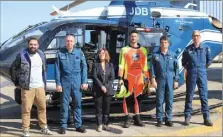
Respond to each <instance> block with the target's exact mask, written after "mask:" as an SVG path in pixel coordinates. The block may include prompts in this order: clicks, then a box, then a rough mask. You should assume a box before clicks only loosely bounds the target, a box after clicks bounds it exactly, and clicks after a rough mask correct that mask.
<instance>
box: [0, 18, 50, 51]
mask: <svg viewBox="0 0 223 137" xmlns="http://www.w3.org/2000/svg"><path fill="white" fill-rule="evenodd" d="M45 23H46V22H42V23H38V24H35V25H29V26H28V27H27V28H25V29H24V30H22V31H21V32H19V33H18V34H16V35H14V36H13V37H11V38H9V39H8V40H6V41H5V42H4V43H2V45H1V47H0V48H1V50H4V49H7V48H10V47H13V46H15V45H23V44H22V43H24V40H27V39H28V38H30V37H36V38H37V39H39V38H40V37H41V36H42V35H43V34H44V33H45V32H46V31H47V30H48V29H47V28H46V27H41V25H42V24H45Z"/></svg>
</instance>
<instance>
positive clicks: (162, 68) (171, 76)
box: [10, 30, 213, 137]
mask: <svg viewBox="0 0 223 137" xmlns="http://www.w3.org/2000/svg"><path fill="white" fill-rule="evenodd" d="M200 37H201V36H200V32H199V31H197V30H195V31H193V33H192V39H193V43H192V44H191V45H189V46H188V47H186V49H185V51H184V52H183V58H182V65H183V67H184V69H185V72H187V75H186V100H185V110H184V114H185V125H189V124H190V118H191V112H192V100H193V95H194V90H195V86H196V85H197V86H198V90H199V95H200V100H201V107H202V114H203V119H204V124H205V125H206V126H212V125H213V124H212V122H211V120H210V116H209V107H208V89H207V72H206V68H207V67H208V66H209V65H210V64H211V60H210V48H209V47H208V46H206V45H204V44H201V43H200ZM129 39H130V42H129V45H127V46H125V47H123V48H122V49H121V51H120V55H119V63H118V64H119V72H118V78H119V85H124V86H125V87H126V88H127V91H128V93H129V94H128V96H125V97H124V98H123V112H124V115H125V121H124V125H123V127H124V128H128V127H130V125H131V117H130V115H129V113H130V107H133V108H134V109H133V110H134V114H135V115H134V116H133V119H134V124H135V125H136V126H141V127H143V126H145V124H144V123H143V122H142V121H141V119H140V101H141V99H142V91H143V88H144V85H145V84H148V83H151V86H152V87H154V88H156V118H157V125H156V126H157V127H161V126H162V124H163V123H162V122H163V103H164V102H165V104H166V105H165V125H166V126H173V122H172V106H173V90H174V89H176V88H178V80H179V71H178V70H179V68H178V61H177V57H176V55H175V54H174V53H173V52H171V51H170V50H168V46H169V40H168V37H167V36H162V37H161V38H160V49H159V51H157V52H156V53H154V54H153V56H152V61H151V63H148V62H147V60H148V59H147V50H146V48H145V47H143V46H141V45H140V44H139V43H138V40H139V35H138V32H137V31H136V30H133V31H131V32H130V35H129ZM65 43H66V44H65V45H66V46H65V47H64V48H62V49H60V50H59V51H58V52H57V55H56V62H55V80H56V90H57V92H60V104H61V105H60V129H59V133H60V134H65V133H66V129H67V120H68V107H69V103H70V97H71V98H72V101H73V109H72V111H73V114H74V116H73V117H74V122H75V128H76V131H78V132H81V133H85V132H86V129H85V128H84V127H83V126H82V118H81V115H82V114H81V111H82V109H81V98H82V91H83V90H87V88H88V84H87V64H86V59H85V56H84V53H83V52H82V51H81V49H80V48H76V47H74V44H75V37H74V36H73V35H72V34H69V35H67V36H66V39H65ZM38 47H39V44H38V40H37V39H36V38H30V39H29V40H28V48H27V49H25V50H23V51H22V52H21V53H19V54H18V55H17V57H16V59H15V61H14V62H13V64H12V66H11V68H10V72H11V79H12V81H13V82H14V84H15V86H16V87H17V88H20V89H21V100H22V127H23V135H24V136H25V137H28V136H29V128H30V112H31V108H32V105H33V103H35V105H36V106H37V111H38V121H39V126H40V127H41V132H42V133H44V134H47V135H52V132H51V131H50V130H49V128H48V126H47V119H46V97H45V89H46V57H45V55H44V53H43V52H42V51H41V50H39V49H38ZM149 64H151V65H149ZM92 76H93V89H92V95H93V98H94V101H95V108H96V113H95V116H96V124H97V129H96V130H97V131H98V132H101V131H102V130H109V126H108V124H109V114H110V102H111V100H112V97H113V95H114V94H115V91H114V90H113V86H112V85H113V81H114V79H115V72H114V67H113V64H112V63H111V62H110V56H109V53H108V51H107V50H106V49H105V48H102V49H100V50H99V51H98V54H97V56H96V59H95V62H94V64H93V68H92Z"/></svg>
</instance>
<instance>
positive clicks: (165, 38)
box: [160, 35, 169, 42]
mask: <svg viewBox="0 0 223 137" xmlns="http://www.w3.org/2000/svg"><path fill="white" fill-rule="evenodd" d="M162 40H167V41H168V42H169V38H168V36H166V35H163V36H162V37H160V42H161V41H162Z"/></svg>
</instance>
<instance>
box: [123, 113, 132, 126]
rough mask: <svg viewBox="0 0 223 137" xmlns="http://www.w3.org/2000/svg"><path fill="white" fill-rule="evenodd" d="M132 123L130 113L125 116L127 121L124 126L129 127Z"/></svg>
mask: <svg viewBox="0 0 223 137" xmlns="http://www.w3.org/2000/svg"><path fill="white" fill-rule="evenodd" d="M130 125H131V121H130V117H129V115H126V116H125V123H124V125H123V127H124V128H129V127H130Z"/></svg>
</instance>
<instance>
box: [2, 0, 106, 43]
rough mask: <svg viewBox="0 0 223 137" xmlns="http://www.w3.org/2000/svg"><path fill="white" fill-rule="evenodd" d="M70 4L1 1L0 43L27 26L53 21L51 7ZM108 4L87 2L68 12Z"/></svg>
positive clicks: (104, 2)
mask: <svg viewBox="0 0 223 137" xmlns="http://www.w3.org/2000/svg"><path fill="white" fill-rule="evenodd" d="M70 2H72V1H1V8H0V11H1V12H0V13H1V28H0V30H1V39H0V43H3V42H4V41H5V40H7V39H8V38H10V37H12V36H13V35H15V34H17V33H19V32H20V31H22V30H23V29H24V28H26V27H27V26H28V25H34V24H37V23H40V22H43V21H50V20H51V19H53V18H54V17H55V16H51V15H50V13H51V12H53V11H54V10H53V8H52V5H54V6H56V7H57V8H61V7H63V6H65V5H67V4H69V3H70ZM109 3H110V2H109V1H88V2H85V3H83V4H81V5H78V6H76V7H74V8H72V9H70V11H71V12H72V11H80V10H82V9H88V8H94V7H101V6H107V5H108V4H109Z"/></svg>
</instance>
